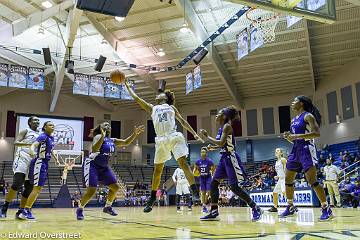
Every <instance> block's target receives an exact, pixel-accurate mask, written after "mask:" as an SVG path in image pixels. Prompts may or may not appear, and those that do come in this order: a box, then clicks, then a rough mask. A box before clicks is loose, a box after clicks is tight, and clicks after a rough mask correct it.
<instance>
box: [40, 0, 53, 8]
mask: <svg viewBox="0 0 360 240" xmlns="http://www.w3.org/2000/svg"><path fill="white" fill-rule="evenodd" d="M41 5H42V6H43V7H44V8H51V7H52V6H53V4H52V3H51V2H49V1H44V2H42V3H41Z"/></svg>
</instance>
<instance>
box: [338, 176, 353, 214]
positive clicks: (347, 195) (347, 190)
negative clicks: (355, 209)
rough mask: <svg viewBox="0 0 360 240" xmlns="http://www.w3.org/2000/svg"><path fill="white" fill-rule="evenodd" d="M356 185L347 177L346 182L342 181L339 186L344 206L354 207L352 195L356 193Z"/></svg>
mask: <svg viewBox="0 0 360 240" xmlns="http://www.w3.org/2000/svg"><path fill="white" fill-rule="evenodd" d="M354 187H355V185H354V184H353V183H351V181H350V177H346V179H345V180H343V181H341V182H340V184H339V192H340V196H341V199H342V201H343V202H342V205H343V206H348V207H349V206H351V205H352V196H351V193H352V192H353V191H354Z"/></svg>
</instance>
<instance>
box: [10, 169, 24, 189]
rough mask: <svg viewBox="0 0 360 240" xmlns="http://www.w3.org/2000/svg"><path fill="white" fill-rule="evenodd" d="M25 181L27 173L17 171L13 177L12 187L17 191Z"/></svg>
mask: <svg viewBox="0 0 360 240" xmlns="http://www.w3.org/2000/svg"><path fill="white" fill-rule="evenodd" d="M24 182H25V174H24V173H15V174H14V177H13V183H12V185H11V188H12V189H14V190H15V191H19V190H20V188H21V187H22V185H23V184H24Z"/></svg>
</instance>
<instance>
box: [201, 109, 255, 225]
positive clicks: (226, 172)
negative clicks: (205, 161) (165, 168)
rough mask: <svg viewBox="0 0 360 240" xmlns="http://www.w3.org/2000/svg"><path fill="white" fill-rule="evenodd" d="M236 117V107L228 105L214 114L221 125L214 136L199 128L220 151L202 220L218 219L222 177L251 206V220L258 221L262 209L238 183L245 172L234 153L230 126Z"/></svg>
mask: <svg viewBox="0 0 360 240" xmlns="http://www.w3.org/2000/svg"><path fill="white" fill-rule="evenodd" d="M238 117H239V113H238V110H237V109H236V107H234V106H229V107H226V108H223V109H221V110H220V111H219V113H218V114H217V115H216V122H217V123H218V124H219V125H220V126H222V127H220V128H219V131H218V134H217V136H216V138H213V137H210V136H209V135H208V133H207V131H206V130H204V129H201V134H203V135H204V136H205V137H206V138H207V140H208V141H209V142H210V143H211V144H214V145H216V146H219V147H220V153H221V159H220V161H219V164H218V165H217V167H216V170H215V173H214V176H213V179H212V181H211V185H210V186H211V190H210V196H211V209H210V213H209V214H208V215H206V216H204V217H202V218H200V220H202V221H211V220H218V216H219V209H218V201H219V185H220V182H221V181H222V180H224V179H228V182H229V185H230V189H231V191H232V192H233V193H235V194H236V195H237V196H239V197H240V198H241V199H242V200H243V201H244V202H246V203H247V204H248V205H249V206H250V207H251V209H252V221H258V220H260V218H261V215H262V210H261V209H260V208H259V207H258V206H257V205H256V204H255V202H254V201H253V200H252V199H251V198H250V196H249V194H248V193H247V192H246V191H244V189H242V188H241V187H240V183H241V182H243V181H245V180H246V174H245V171H244V168H243V166H242V164H241V160H240V157H239V155H238V154H237V153H236V142H235V136H234V133H233V128H232V122H233V121H234V120H235V119H237V118H238Z"/></svg>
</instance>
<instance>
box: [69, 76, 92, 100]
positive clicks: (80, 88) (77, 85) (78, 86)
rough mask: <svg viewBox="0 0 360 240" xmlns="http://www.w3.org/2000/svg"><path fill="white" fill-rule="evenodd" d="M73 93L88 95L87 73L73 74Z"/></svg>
mask: <svg viewBox="0 0 360 240" xmlns="http://www.w3.org/2000/svg"><path fill="white" fill-rule="evenodd" d="M73 94H80V95H89V75H85V74H80V73H75V74H74V84H73Z"/></svg>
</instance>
